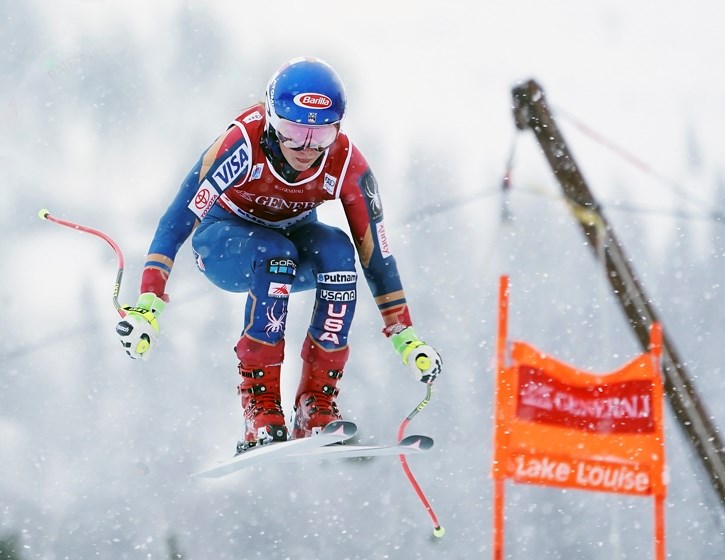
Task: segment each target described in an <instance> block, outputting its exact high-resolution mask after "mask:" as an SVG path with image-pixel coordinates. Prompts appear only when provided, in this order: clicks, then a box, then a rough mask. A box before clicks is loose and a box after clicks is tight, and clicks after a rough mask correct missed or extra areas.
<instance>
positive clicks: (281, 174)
mask: <svg viewBox="0 0 725 560" xmlns="http://www.w3.org/2000/svg"><path fill="white" fill-rule="evenodd" d="M265 122H266V119H265V112H264V105H262V104H258V105H254V106H252V107H250V108H248V109H247V110H245V111H244V112H243V113H242V114H241V115H239V116H238V117H237V118H236V119H235V120H234V121H233V123H232V124H231V125H230V126H229V128H227V130H226V131H225V132H224V133H223V134H222V135H221V136H220V137H219V138H217V140H216V141H215V142H214V143H213V144H212V145H211V146H210V147H209V148H208V149H207V150H206V151H205V152H204V153H203V154H202V156H201V158H200V159H199V161H198V162H197V164H196V165H195V166H194V168H193V169H192V170H191V172H190V173H189V174H188V175H187V177H186V179H185V180H184V182H183V183H182V185H181V188H180V189H179V191H178V194H177V195H176V197H175V198H174V200H173V201H172V203H171V205H170V206H169V207H168V209H167V210H166V212H165V213H164V215H163V216H162V217H161V220H160V222H159V225H158V227H157V229H156V233H155V235H154V238H153V240H152V242H151V246H150V248H149V254H148V256H147V259H146V265H145V268H144V272H143V275H142V280H141V291H142V292H154V293H155V294H156V295H157V296H159V297H161V296H162V295H163V294H164V291H165V289H166V282H167V280H168V277H169V274H170V273H171V269H172V267H173V264H174V259H175V258H176V255H177V253H178V251H179V249H180V248H181V246H182V245H183V243H184V242H185V241H186V240H187V239H188V237H189V236H190V235H191V234H192V232H194V235H193V237H192V248H193V250H194V254H195V259H196V264H197V266H198V268H199V269H200V270H201V271H202V272H203V273H204V274H205V276H206V277H207V278H208V279H209V280H210V281H211V282H213V283H214V284H215V285H216V286H218V287H220V288H222V289H224V290H227V291H231V292H248V297H247V302H246V309H245V324H244V329H243V331H242V333H241V339H240V340H239V342H238V344H237V355H238V356H239V359H240V360H241V362H242V363H243V364H244V365H245V366H247V367H256V366H266V365H273V364H278V363H281V362H282V360H283V358H284V331H285V324H286V317H287V306H288V302H289V295H290V293H291V292H294V291H300V290H306V289H313V288H314V289H316V302H315V306H314V311H313V314H312V319H311V322H310V326H309V329H308V333H307V337H306V340H305V344H304V346H303V350H302V357H303V359H305V360H306V361H310V362H321V363H324V364H325V365H326V366H327V367H330V368H331V369H342V366H343V365H344V363H345V362H346V360H347V357H348V352H349V349H348V342H347V339H348V332H349V330H350V324H351V321H352V318H353V315H354V312H355V303H356V300H357V291H356V280H357V274H356V268H355V249H356V250H357V255H358V258H359V260H360V264H361V266H362V269H363V272H364V275H365V278H366V280H367V283H368V285H369V287H370V290H371V291H372V294H373V297H374V298H375V302H376V304H377V306H378V308H379V310H380V313H381V315H382V318H383V322H384V325H385V327H386V329H389V328H390V327H393V326H394V325H403V326H411V325H412V322H411V319H410V315H409V312H408V307H407V304H406V299H405V294H404V291H403V288H402V284H401V280H400V276H399V274H398V269H397V265H396V263H395V258H394V257H393V255H392V253H391V251H390V247H389V245H388V240H387V238H386V235H385V227H384V224H383V208H382V203H381V200H380V194H379V192H378V188H377V183H376V181H375V178H374V176H373V174H372V172H371V170H370V167H369V166H368V164H367V162H366V161H365V158H364V157H363V155H362V154H361V153H360V151H359V150H358V149H357V148H356V147H355V145H354V144H353V143H352V142H351V141H350V140H349V139H348V137H347V136H346V135H345V134H343V133H340V134H339V136H338V138H337V140H336V141H335V143H334V144H333V145H332V146H331V147H330V148H329V149H328V150H326V151H325V152H323V153H322V154H321V155H320V157H319V158H318V160H317V161H316V162H315V163H314V164H313V165H312V167H311V168H310V169H308V170H306V171H303V172H296V171H294V170H293V169H292V168H291V167H290V166H289V165H288V164H287V162H286V161H285V160H284V157H283V156H282V154H281V152H280V149H279V145H278V144H277V142H276V139H275V138H274V133H273V132H272V131H270V130H269V129H267V128H266V127H265ZM335 199H339V200H340V201H341V202H342V205H343V208H344V212H345V215H346V218H347V222H348V225H349V228H350V232H351V234H352V238H353V241H354V248H353V244H352V243H351V242H350V238H349V237H348V235H347V234H346V233H344V232H343V231H342V230H340V229H338V228H335V227H332V226H329V225H327V224H323V223H322V222H320V221H318V219H317V212H316V207H317V206H319V205H320V204H322V203H323V202H326V201H328V200H335ZM197 226H198V227H197ZM387 332H388V334H389V331H387Z"/></svg>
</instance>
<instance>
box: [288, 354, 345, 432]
mask: <svg viewBox="0 0 725 560" xmlns="http://www.w3.org/2000/svg"><path fill="white" fill-rule="evenodd" d="M302 364H303V365H302V377H301V379H300V385H299V387H298V389H297V396H296V397H295V407H294V412H293V422H292V424H293V429H292V438H293V439H299V438H304V437H309V436H311V435H316V434H318V433H320V432H321V431H322V429H323V428H324V427H325V426H327V425H328V424H329V423H330V422H332V421H334V420H342V415H341V414H340V410H339V409H338V408H337V404H335V401H334V399H335V397H337V395H338V394H339V393H340V390H339V389H338V388H337V387H336V385H337V382H338V381H339V380H340V378H341V377H342V370H335V369H323V368H320V367H315V366H313V365H312V364H310V363H309V362H304V361H303V362H302Z"/></svg>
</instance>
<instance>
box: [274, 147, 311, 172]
mask: <svg viewBox="0 0 725 560" xmlns="http://www.w3.org/2000/svg"><path fill="white" fill-rule="evenodd" d="M282 154H283V155H284V158H285V159H286V160H287V163H289V165H290V167H292V169H294V170H295V171H307V170H308V169H309V168H310V167H312V164H313V163H315V161H317V158H319V157H320V152H318V151H317V150H301V151H298V152H297V151H295V150H290V149H289V148H284V147H282Z"/></svg>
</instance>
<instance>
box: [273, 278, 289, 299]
mask: <svg viewBox="0 0 725 560" xmlns="http://www.w3.org/2000/svg"><path fill="white" fill-rule="evenodd" d="M291 290H292V285H291V284H283V283H281V282H270V283H269V288H268V289H267V295H268V296H270V297H275V298H286V297H289V294H290V291H291Z"/></svg>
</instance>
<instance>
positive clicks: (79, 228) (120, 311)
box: [38, 208, 126, 317]
mask: <svg viewBox="0 0 725 560" xmlns="http://www.w3.org/2000/svg"><path fill="white" fill-rule="evenodd" d="M38 217H40V219H41V220H48V221H50V222H54V223H56V224H59V225H61V226H65V227H68V228H71V229H75V230H77V231H82V232H84V233H90V234H91V235H95V236H96V237H100V238H101V239H103V240H104V241H105V242H106V243H108V244H109V245H110V246H111V248H112V249H113V250H114V251H115V252H116V257H118V272H117V273H116V285H115V286H114V287H113V306H114V307H115V308H116V311H118V314H119V315H120V316H121V317H125V316H126V312H125V311H124V310H123V309H122V307H121V304H120V303H118V294H119V293H121V279H122V278H123V266H124V265H123V252H122V251H121V248H120V247H119V246H118V244H117V243H116V242H115V241H114V240H113V239H111V238H110V237H109V236H108V235H106V234H105V233H103V232H102V231H98V230H97V229H93V228H89V227H86V226H82V225H80V224H76V223H73V222H69V221H67V220H62V219H60V218H56V217H55V216H51V214H50V211H48V210H46V209H45V208H44V209H42V210H41V211H40V212H38Z"/></svg>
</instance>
